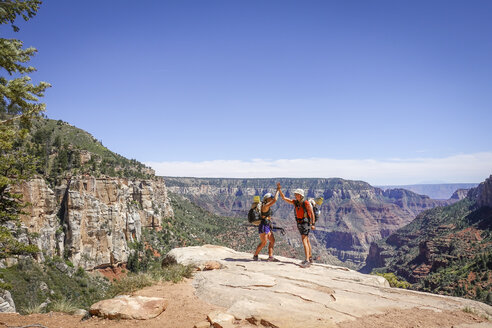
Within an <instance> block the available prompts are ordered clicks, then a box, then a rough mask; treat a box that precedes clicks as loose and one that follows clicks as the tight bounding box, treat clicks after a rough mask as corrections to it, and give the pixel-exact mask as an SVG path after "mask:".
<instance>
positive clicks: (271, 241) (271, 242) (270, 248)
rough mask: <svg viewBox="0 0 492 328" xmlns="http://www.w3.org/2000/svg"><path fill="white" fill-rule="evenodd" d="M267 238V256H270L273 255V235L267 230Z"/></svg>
mask: <svg viewBox="0 0 492 328" xmlns="http://www.w3.org/2000/svg"><path fill="white" fill-rule="evenodd" d="M267 236H268V239H269V240H270V243H269V244H268V256H269V257H272V256H273V246H274V245H275V236H274V235H273V233H271V232H269V233H268V234H267Z"/></svg>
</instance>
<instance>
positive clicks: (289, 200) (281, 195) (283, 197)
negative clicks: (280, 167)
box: [277, 183, 294, 204]
mask: <svg viewBox="0 0 492 328" xmlns="http://www.w3.org/2000/svg"><path fill="white" fill-rule="evenodd" d="M277 190H278V192H279V193H280V197H282V199H283V200H285V201H286V202H287V203H289V204H294V201H293V200H292V199H288V198H286V197H285V195H284V193H283V192H282V189H280V183H277Z"/></svg>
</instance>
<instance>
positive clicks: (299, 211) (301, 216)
mask: <svg viewBox="0 0 492 328" xmlns="http://www.w3.org/2000/svg"><path fill="white" fill-rule="evenodd" d="M277 190H278V191H279V192H280V197H282V199H283V200H285V201H286V202H287V203H289V204H292V205H294V212H295V215H296V222H297V229H298V230H299V233H300V234H301V238H302V245H303V246H304V254H305V255H306V260H304V261H303V262H302V263H301V266H302V267H303V268H307V267H309V266H310V265H311V263H313V255H312V253H311V243H310V242H309V231H310V230H314V229H315V226H314V222H315V220H314V219H315V217H314V212H313V207H312V206H311V204H310V203H309V201H308V200H306V199H304V190H302V189H296V190H294V197H295V199H289V198H286V197H285V195H284V193H283V192H282V189H281V186H280V183H277Z"/></svg>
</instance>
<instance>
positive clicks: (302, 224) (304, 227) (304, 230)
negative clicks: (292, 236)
mask: <svg viewBox="0 0 492 328" xmlns="http://www.w3.org/2000/svg"><path fill="white" fill-rule="evenodd" d="M297 229H298V230H299V233H300V234H301V235H305V236H307V235H309V231H310V230H311V225H310V224H309V221H308V220H306V219H305V220H303V221H297Z"/></svg>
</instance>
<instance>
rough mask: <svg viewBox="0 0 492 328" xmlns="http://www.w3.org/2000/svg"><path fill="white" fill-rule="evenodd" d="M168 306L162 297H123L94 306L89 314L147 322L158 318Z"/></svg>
mask: <svg viewBox="0 0 492 328" xmlns="http://www.w3.org/2000/svg"><path fill="white" fill-rule="evenodd" d="M167 305H168V302H167V301H166V300H164V299H163V298H160V297H144V296H127V295H122V296H117V297H115V298H113V299H110V300H103V301H100V302H97V303H96V304H93V305H92V306H91V309H90V311H89V312H90V314H92V315H97V316H99V317H103V318H108V319H137V320H147V319H152V318H155V317H157V316H158V315H159V314H161V313H162V312H163V311H164V310H165V309H166V307H167Z"/></svg>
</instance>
